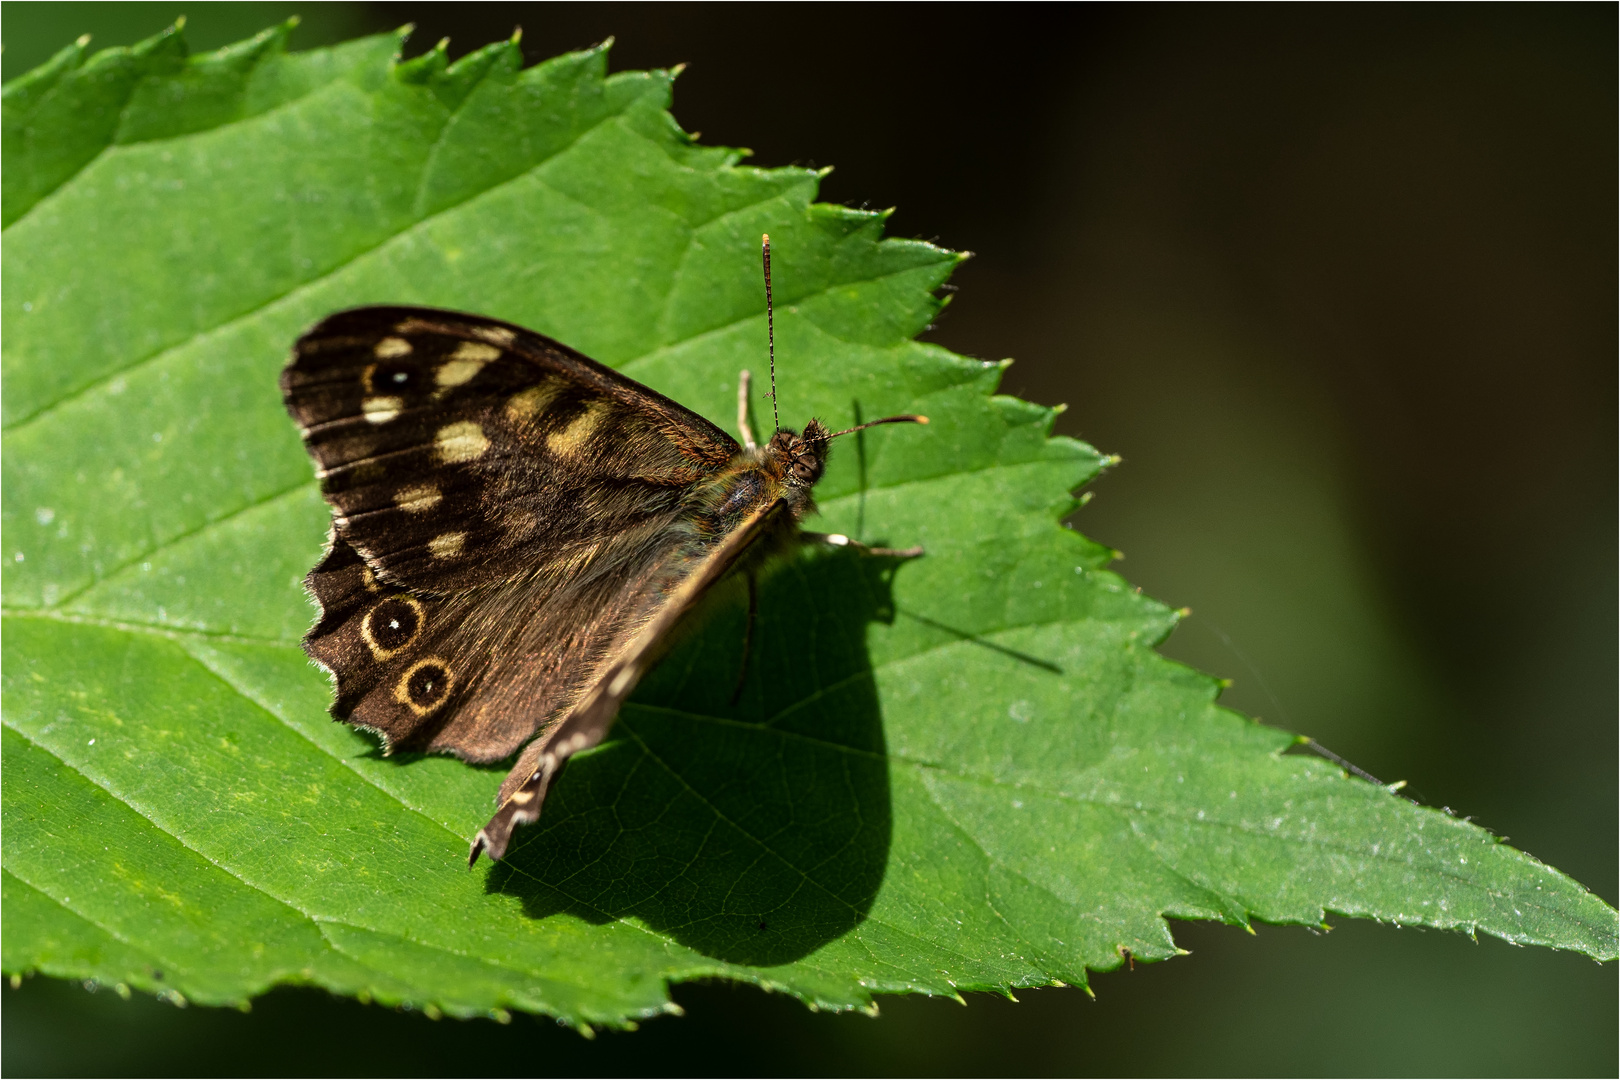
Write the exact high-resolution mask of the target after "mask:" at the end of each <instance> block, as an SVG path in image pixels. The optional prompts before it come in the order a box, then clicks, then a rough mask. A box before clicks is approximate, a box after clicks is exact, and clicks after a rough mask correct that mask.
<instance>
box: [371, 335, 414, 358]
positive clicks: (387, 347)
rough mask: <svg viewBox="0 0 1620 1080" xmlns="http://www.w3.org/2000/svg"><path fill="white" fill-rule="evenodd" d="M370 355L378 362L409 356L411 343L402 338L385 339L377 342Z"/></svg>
mask: <svg viewBox="0 0 1620 1080" xmlns="http://www.w3.org/2000/svg"><path fill="white" fill-rule="evenodd" d="M371 354H372V355H373V356H375V357H376V358H377V359H379V360H392V359H394V358H395V357H396V356H409V355H410V354H411V343H410V342H408V341H406V340H405V339H404V338H402V337H385V338H383V339H382V340H381V341H379V342H377V346H376V348H374V349H372V350H371Z"/></svg>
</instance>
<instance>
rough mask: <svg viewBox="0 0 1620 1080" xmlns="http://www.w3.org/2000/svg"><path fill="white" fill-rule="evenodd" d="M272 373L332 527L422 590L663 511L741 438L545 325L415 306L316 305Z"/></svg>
mask: <svg viewBox="0 0 1620 1080" xmlns="http://www.w3.org/2000/svg"><path fill="white" fill-rule="evenodd" d="M281 386H282V394H283V396H284V397H285V399H286V403H287V409H288V411H289V412H290V413H291V414H292V416H293V418H294V419H295V420H296V421H297V422H298V424H299V427H300V430H301V431H302V432H303V436H304V444H305V446H306V447H307V448H308V450H309V453H310V455H311V456H312V457H313V458H314V459H315V463H316V466H317V472H318V473H319V475H320V477H321V490H322V492H323V493H324V494H325V496H326V499H327V501H328V502H329V503H331V505H332V508H333V511H334V524H335V526H336V531H337V536H338V538H339V539H342V540H345V541H347V542H348V543H349V544H350V545H351V546H353V547H354V549H355V550H356V551H357V552H358V553H359V554H360V555H361V557H362V558H364V559H365V561H366V562H367V563H368V564H369V565H370V566H371V568H372V570H373V571H374V572H375V573H376V575H377V578H378V579H379V580H380V581H381V582H382V583H384V584H390V585H400V586H404V587H406V588H409V589H412V590H418V591H425V592H431V593H450V592H455V591H457V590H460V589H466V588H470V587H473V586H479V585H488V584H492V583H495V582H502V581H510V580H513V579H515V578H517V577H519V576H520V575H522V574H524V573H525V572H527V571H530V570H532V569H534V568H535V567H536V566H538V565H541V564H543V563H546V562H550V561H555V560H558V559H570V558H573V559H577V558H582V557H584V556H585V555H586V554H588V553H589V552H590V551H591V550H592V549H593V548H594V547H595V546H597V545H600V544H602V543H603V542H604V541H606V540H608V539H610V538H612V537H615V536H619V535H622V534H624V533H626V532H629V531H633V530H635V529H637V528H639V527H642V526H645V525H647V524H649V523H651V522H655V521H659V520H665V519H667V518H668V517H669V516H670V515H671V514H673V513H674V512H675V511H676V510H677V509H678V507H679V506H680V503H681V499H682V497H683V496H684V495H685V493H686V491H687V490H688V489H689V488H690V487H691V485H693V484H694V483H696V482H698V481H700V480H702V479H703V478H704V477H706V476H709V475H711V474H712V473H714V472H715V471H717V470H718V469H720V468H722V467H724V466H725V464H726V463H727V462H729V461H730V460H731V458H732V457H733V456H734V455H735V454H736V453H737V452H738V451H739V449H740V448H739V447H738V445H737V443H736V442H735V441H734V440H733V439H732V438H731V437H730V436H729V435H727V434H726V433H725V432H723V431H721V430H720V429H719V428H717V427H715V426H714V425H713V424H711V423H709V422H708V421H707V420H705V419H703V418H702V417H701V416H698V415H697V414H696V413H693V412H691V411H690V410H688V409H685V408H683V407H681V406H680V405H677V404H676V403H675V402H673V401H670V400H669V399H668V398H665V397H663V396H662V395H660V394H657V393H655V392H653V391H652V390H649V389H647V388H646V387H644V386H642V385H640V384H639V383H636V382H633V381H631V380H630V379H626V378H624V377H623V376H621V375H618V374H617V373H615V372H613V371H612V370H610V369H609V368H606V367H603V366H602V365H601V364H598V363H596V362H595V361H593V360H591V359H589V358H587V357H585V356H582V355H581V354H579V353H577V352H575V351H574V350H572V349H569V348H568V347H567V346H565V345H562V344H560V343H559V342H556V341H552V340H551V339H550V338H546V337H542V336H541V335H539V334H536V333H533V332H531V331H528V330H524V329H522V328H521V327H517V326H512V325H510V324H507V323H502V322H497V321H495V320H493V319H485V318H480V317H478V316H472V315H464V314H458V313H455V312H448V311H436V310H433V309H429V308H406V307H370V308H356V309H354V310H352V311H345V312H340V313H339V314H337V315H333V316H331V317H330V318H328V319H325V320H324V321H322V322H321V323H320V324H319V325H318V326H316V327H315V328H314V329H312V330H311V331H309V333H307V334H305V335H304V336H303V337H302V338H300V339H299V340H298V343H297V345H296V346H295V348H294V352H293V358H292V361H291V363H289V364H288V365H287V368H286V370H285V371H284V372H283V374H282V379H281Z"/></svg>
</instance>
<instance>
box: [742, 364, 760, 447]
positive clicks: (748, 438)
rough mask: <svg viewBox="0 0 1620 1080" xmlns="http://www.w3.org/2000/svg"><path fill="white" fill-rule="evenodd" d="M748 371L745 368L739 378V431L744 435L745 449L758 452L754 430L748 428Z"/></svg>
mask: <svg viewBox="0 0 1620 1080" xmlns="http://www.w3.org/2000/svg"><path fill="white" fill-rule="evenodd" d="M748 380H749V374H748V369H747V368H743V370H742V372H741V374H739V375H738V376H737V430H738V431H739V432H740V433H741V434H742V440H743V447H744V448H745V449H748V450H758V449H759V444H758V443H756V442H755V441H754V429H753V428H751V427H749V426H748Z"/></svg>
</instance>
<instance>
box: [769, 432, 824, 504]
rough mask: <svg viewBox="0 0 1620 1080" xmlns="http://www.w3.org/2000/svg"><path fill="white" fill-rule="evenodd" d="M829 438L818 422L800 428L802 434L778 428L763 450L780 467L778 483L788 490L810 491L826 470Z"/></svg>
mask: <svg viewBox="0 0 1620 1080" xmlns="http://www.w3.org/2000/svg"><path fill="white" fill-rule="evenodd" d="M830 438H831V435H829V434H828V432H827V427H826V425H825V424H823V423H822V422H821V421H820V420H811V421H810V422H809V423H808V424H806V425H804V433H803V434H802V435H801V434H800V433H799V432H797V431H794V430H793V429H792V428H778V429H777V432H776V434H775V435H772V436H771V442H770V445H769V447H767V449H766V453H768V454H769V455H770V456H771V457H773V458H775V459H776V460H777V461H779V462H780V463H781V469H782V480H783V482H784V483H786V484H787V485H788V486H790V487H797V488H810V487H814V486H815V484H816V481H817V480H820V479H821V474H822V472H823V471H824V470H825V469H826V468H827V442H828V440H829V439H830Z"/></svg>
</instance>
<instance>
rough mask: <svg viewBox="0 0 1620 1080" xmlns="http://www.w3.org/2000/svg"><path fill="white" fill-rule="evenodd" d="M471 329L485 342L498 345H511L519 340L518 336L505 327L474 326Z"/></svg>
mask: <svg viewBox="0 0 1620 1080" xmlns="http://www.w3.org/2000/svg"><path fill="white" fill-rule="evenodd" d="M471 329H472V332H473V333H475V334H477V335H478V336H479V337H481V338H483V339H484V340H485V341H490V342H494V343H495V344H496V345H510V344H512V342H514V341H516V340H517V335H516V334H514V333H513V332H512V331H510V330H508V329H507V328H506V327H504V326H474V327H472V328H471Z"/></svg>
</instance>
